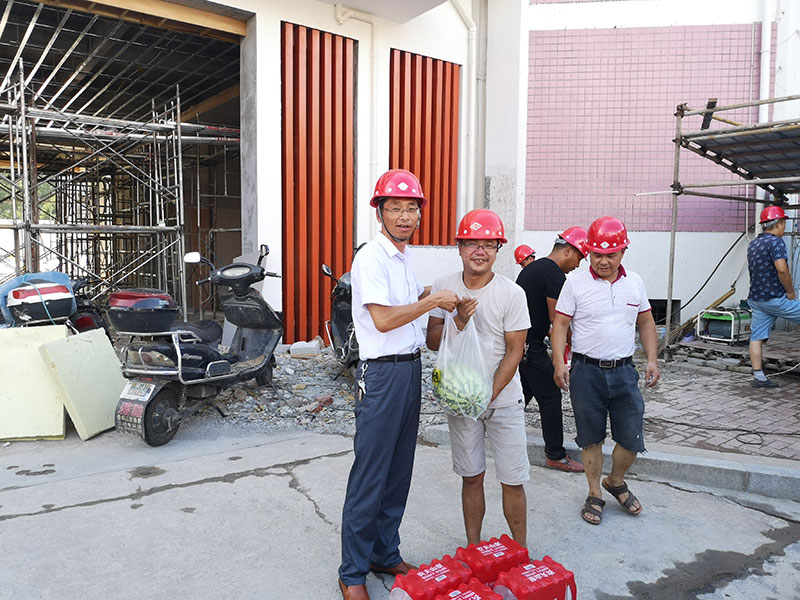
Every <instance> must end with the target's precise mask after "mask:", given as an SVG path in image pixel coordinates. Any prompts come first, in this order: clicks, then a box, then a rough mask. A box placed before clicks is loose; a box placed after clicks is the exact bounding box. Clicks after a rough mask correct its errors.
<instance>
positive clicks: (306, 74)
mask: <svg viewBox="0 0 800 600" xmlns="http://www.w3.org/2000/svg"><path fill="white" fill-rule="evenodd" d="M281 44H282V46H281V47H282V51H281V93H282V109H283V110H282V140H281V141H282V146H283V147H282V161H283V164H282V171H281V172H282V179H283V182H282V183H283V192H282V193H283V260H284V264H283V267H284V269H283V273H284V276H283V314H284V325H285V332H284V341H285V342H287V343H291V342H295V341H298V340H310V339H313V338H314V337H316V336H317V335H321V336H322V338H323V339H325V340H326V341H327V337H326V335H325V333H324V331H325V329H324V328H325V321H326V320H327V319H329V318H330V293H331V280H330V279H328V278H327V277H323V276H322V271H321V267H322V264H323V263H326V264H328V265H330V266H331V268H332V269H333V272H334V274H336V275H340V274H341V273H343V272H345V271H347V270H349V269H350V264H351V262H352V258H353V240H354V231H353V227H354V202H355V197H354V194H355V181H354V180H355V120H354V116H353V111H354V110H355V85H356V82H355V62H356V51H357V46H356V42H355V41H354V40H352V39H350V38H346V37H342V36H338V35H333V34H330V33H327V32H324V31H319V30H317V29H311V28H308V27H302V26H300V25H295V24H292V23H283V24H282V31H281Z"/></svg>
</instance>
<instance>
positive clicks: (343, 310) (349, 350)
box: [322, 265, 358, 370]
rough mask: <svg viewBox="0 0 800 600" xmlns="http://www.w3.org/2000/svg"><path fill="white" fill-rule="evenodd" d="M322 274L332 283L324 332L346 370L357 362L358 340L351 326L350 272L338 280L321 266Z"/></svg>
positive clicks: (327, 269) (337, 358) (331, 272)
mask: <svg viewBox="0 0 800 600" xmlns="http://www.w3.org/2000/svg"><path fill="white" fill-rule="evenodd" d="M322 273H323V274H324V275H325V276H326V277H330V278H331V279H332V280H333V282H334V286H333V290H332V291H331V318H330V320H328V321H325V332H326V333H327V335H328V342H329V343H330V345H331V348H333V354H334V356H335V357H336V360H338V361H339V362H340V363H341V365H342V366H343V367H344V368H345V369H346V370H347V369H350V368H351V367H353V366H354V365H355V364H356V363H357V362H358V339H357V338H356V330H355V326H354V325H353V311H352V307H353V288H352V282H351V278H350V272H349V271H348V272H347V273H343V274H342V276H341V277H339V278H338V279H337V278H336V277H335V276H334V275H333V271H332V270H331V268H330V267H329V266H328V265H322Z"/></svg>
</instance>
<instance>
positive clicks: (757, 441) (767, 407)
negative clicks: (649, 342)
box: [645, 363, 800, 460]
mask: <svg viewBox="0 0 800 600" xmlns="http://www.w3.org/2000/svg"><path fill="white" fill-rule="evenodd" d="M708 371H710V369H701V370H693V369H691V365H688V366H687V365H686V364H681V363H667V364H666V365H665V366H664V368H663V372H662V380H661V382H660V383H659V385H658V386H656V387H655V388H653V389H652V390H647V391H646V392H645V402H646V405H645V440H646V441H650V442H660V443H664V444H671V445H675V446H691V447H695V448H704V449H708V450H719V451H723V452H739V453H742V454H749V455H756V456H771V457H777V458H791V459H794V460H800V380H799V379H798V378H797V377H794V376H791V375H782V376H777V377H774V380H775V381H777V382H778V383H779V384H780V386H781V387H779V388H775V389H771V390H765V389H755V388H753V387H752V386H751V385H750V382H751V376H749V375H745V374H742V373H734V372H730V371H717V372H714V373H709V372H708Z"/></svg>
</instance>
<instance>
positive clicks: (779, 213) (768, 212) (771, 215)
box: [758, 204, 786, 223]
mask: <svg viewBox="0 0 800 600" xmlns="http://www.w3.org/2000/svg"><path fill="white" fill-rule="evenodd" d="M785 218H786V213H785V212H783V209H782V208H781V207H780V206H775V205H774V204H770V205H769V206H765V207H764V210H762V211H761V218H760V219H759V220H758V222H759V223H766V222H767V221H772V220H773V219H785Z"/></svg>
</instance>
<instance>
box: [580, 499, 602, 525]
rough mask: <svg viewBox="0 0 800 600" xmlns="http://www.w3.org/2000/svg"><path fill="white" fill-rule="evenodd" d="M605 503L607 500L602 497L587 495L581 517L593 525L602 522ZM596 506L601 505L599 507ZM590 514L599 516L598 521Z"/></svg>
mask: <svg viewBox="0 0 800 600" xmlns="http://www.w3.org/2000/svg"><path fill="white" fill-rule="evenodd" d="M605 505H606V503H605V500H603V499H602V498H598V497H597V496H586V502H584V503H583V508H581V517H582V518H583V520H584V521H586V522H587V523H589V524H591V525H600V522H601V521H602V520H603V507H604V506H605ZM595 507H599V509H598V508H595ZM589 515H594V516H595V517H597V521H593V520H592V519H590V518H589Z"/></svg>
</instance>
